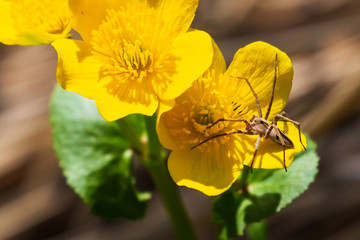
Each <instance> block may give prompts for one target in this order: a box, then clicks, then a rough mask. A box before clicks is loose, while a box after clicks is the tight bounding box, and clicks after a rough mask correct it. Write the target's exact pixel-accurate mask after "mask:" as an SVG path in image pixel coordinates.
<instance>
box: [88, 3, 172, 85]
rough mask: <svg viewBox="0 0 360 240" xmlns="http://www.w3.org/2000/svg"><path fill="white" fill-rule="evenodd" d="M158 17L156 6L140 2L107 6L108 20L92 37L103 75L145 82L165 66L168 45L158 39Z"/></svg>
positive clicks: (122, 79) (124, 80)
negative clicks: (101, 64)
mask: <svg viewBox="0 0 360 240" xmlns="http://www.w3.org/2000/svg"><path fill="white" fill-rule="evenodd" d="M156 18H157V15H156V12H155V11H154V9H152V8H150V7H149V6H147V5H146V3H141V2H139V3H132V4H128V5H127V6H126V7H122V8H121V9H120V10H119V11H115V10H107V17H106V19H105V21H104V22H103V23H102V24H101V25H100V26H99V29H98V30H94V31H93V32H92V39H91V46H92V52H93V54H94V55H95V56H98V57H99V58H100V60H101V61H102V62H103V63H104V68H103V74H104V75H111V76H113V78H114V79H116V80H117V81H118V82H120V83H125V82H127V81H136V82H137V83H142V82H143V81H146V80H147V79H150V76H152V74H156V73H159V72H161V71H162V70H163V68H164V62H166V61H167V59H168V58H169V56H168V54H167V51H166V47H169V46H167V45H168V44H166V43H164V42H161V41H157V40H158V36H156V35H157V33H155V32H154V31H155V30H156V27H157V25H156V24H155V23H153V22H156ZM164 48H165V49H164Z"/></svg>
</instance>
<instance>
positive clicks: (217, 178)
mask: <svg viewBox="0 0 360 240" xmlns="http://www.w3.org/2000/svg"><path fill="white" fill-rule="evenodd" d="M168 168H169V172H170V175H171V177H172V179H173V180H174V181H175V182H176V184H178V185H179V186H186V187H189V188H193V189H196V190H199V191H201V192H203V193H204V194H206V195H208V196H214V195H219V194H221V193H222V192H224V191H226V190H227V189H228V188H229V187H230V186H231V184H232V183H233V182H234V181H235V180H236V179H237V177H238V176H239V174H240V171H241V169H242V165H241V164H240V161H238V160H235V159H234V158H232V157H231V154H230V153H229V152H228V151H226V148H221V149H219V150H218V151H214V152H201V151H200V150H198V149H193V150H190V149H185V150H176V151H173V152H172V153H171V154H170V156H169V160H168Z"/></svg>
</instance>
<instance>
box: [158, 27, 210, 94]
mask: <svg viewBox="0 0 360 240" xmlns="http://www.w3.org/2000/svg"><path fill="white" fill-rule="evenodd" d="M211 41H212V40H211V37H210V36H209V35H208V34H207V33H205V32H203V31H191V32H187V33H185V34H181V35H180V36H179V37H177V38H176V39H175V40H174V43H173V46H172V49H173V51H172V56H173V58H172V60H173V61H175V64H173V66H172V69H170V66H169V68H168V69H167V73H168V74H169V75H170V76H169V81H170V83H169V84H167V85H166V86H162V85H160V84H162V81H159V80H158V79H157V78H156V77H155V78H154V80H153V86H154V90H155V92H156V94H157V96H158V97H159V98H160V99H166V100H168V99H174V98H176V97H178V96H179V95H180V94H182V93H183V92H184V91H185V90H186V89H188V88H189V87H190V86H191V83H192V82H193V81H194V80H195V79H197V78H199V77H200V76H201V75H202V74H203V73H204V72H205V71H206V70H207V69H208V68H209V67H210V65H211V62H212V58H213V49H212V42H211Z"/></svg>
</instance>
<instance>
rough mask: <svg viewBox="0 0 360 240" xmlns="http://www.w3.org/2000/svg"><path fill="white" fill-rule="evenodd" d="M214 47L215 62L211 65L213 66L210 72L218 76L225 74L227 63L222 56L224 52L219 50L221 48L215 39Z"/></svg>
mask: <svg viewBox="0 0 360 240" xmlns="http://www.w3.org/2000/svg"><path fill="white" fill-rule="evenodd" d="M211 42H212V47H213V51H214V56H213V60H212V63H211V66H210V67H209V70H210V71H212V70H214V71H215V72H216V73H217V74H220V73H224V72H225V71H226V61H225V58H224V56H223V54H222V52H221V51H220V49H219V46H218V45H217V44H216V42H215V41H214V39H212V41H211Z"/></svg>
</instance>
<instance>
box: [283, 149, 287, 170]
mask: <svg viewBox="0 0 360 240" xmlns="http://www.w3.org/2000/svg"><path fill="white" fill-rule="evenodd" d="M283 153H284V168H285V172H287V167H286V163H285V146H283Z"/></svg>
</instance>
